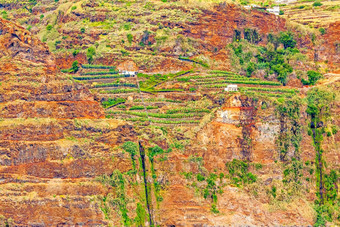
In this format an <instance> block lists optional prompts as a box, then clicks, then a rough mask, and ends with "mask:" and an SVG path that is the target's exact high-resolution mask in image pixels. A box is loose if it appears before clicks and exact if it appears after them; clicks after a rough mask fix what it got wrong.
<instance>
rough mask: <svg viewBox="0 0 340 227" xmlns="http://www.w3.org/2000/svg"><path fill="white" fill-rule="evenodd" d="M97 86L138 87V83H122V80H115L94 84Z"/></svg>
mask: <svg viewBox="0 0 340 227" xmlns="http://www.w3.org/2000/svg"><path fill="white" fill-rule="evenodd" d="M94 87H95V88H100V87H137V85H136V84H129V83H120V82H114V83H102V84H96V85H94Z"/></svg>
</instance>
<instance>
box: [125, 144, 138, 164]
mask: <svg viewBox="0 0 340 227" xmlns="http://www.w3.org/2000/svg"><path fill="white" fill-rule="evenodd" d="M122 148H123V149H124V150H125V151H126V152H128V153H129V154H130V156H131V161H132V166H133V169H134V170H135V169H136V160H135V156H136V155H137V152H138V150H139V149H138V145H137V144H136V143H134V142H131V141H128V142H125V143H124V144H123V145H122Z"/></svg>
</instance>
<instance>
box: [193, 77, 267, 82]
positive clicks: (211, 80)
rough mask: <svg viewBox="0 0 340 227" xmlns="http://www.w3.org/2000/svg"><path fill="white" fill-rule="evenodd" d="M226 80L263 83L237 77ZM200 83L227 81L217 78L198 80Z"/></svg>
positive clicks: (255, 79) (253, 79)
mask: <svg viewBox="0 0 340 227" xmlns="http://www.w3.org/2000/svg"><path fill="white" fill-rule="evenodd" d="M226 80H229V81H240V80H241V81H261V80H260V79H259V78H248V77H235V78H232V77H230V78H226ZM196 81H197V82H199V83H210V82H211V83H218V82H223V81H225V80H216V79H215V78H213V79H212V78H208V79H198V80H196Z"/></svg>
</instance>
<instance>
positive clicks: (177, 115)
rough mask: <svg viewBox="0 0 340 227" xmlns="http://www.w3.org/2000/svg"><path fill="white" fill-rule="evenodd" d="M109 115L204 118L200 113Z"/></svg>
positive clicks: (110, 112)
mask: <svg viewBox="0 0 340 227" xmlns="http://www.w3.org/2000/svg"><path fill="white" fill-rule="evenodd" d="M108 114H127V115H134V116H138V117H154V118H188V117H190V118H192V117H202V116H203V115H202V114H200V113H180V114H163V113H151V112H150V113H145V112H134V111H125V112H123V111H109V112H108Z"/></svg>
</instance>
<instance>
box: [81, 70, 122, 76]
mask: <svg viewBox="0 0 340 227" xmlns="http://www.w3.org/2000/svg"><path fill="white" fill-rule="evenodd" d="M118 73H119V71H98V72H85V73H80V75H84V76H85V75H112V74H118Z"/></svg>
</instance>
